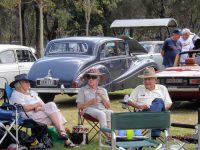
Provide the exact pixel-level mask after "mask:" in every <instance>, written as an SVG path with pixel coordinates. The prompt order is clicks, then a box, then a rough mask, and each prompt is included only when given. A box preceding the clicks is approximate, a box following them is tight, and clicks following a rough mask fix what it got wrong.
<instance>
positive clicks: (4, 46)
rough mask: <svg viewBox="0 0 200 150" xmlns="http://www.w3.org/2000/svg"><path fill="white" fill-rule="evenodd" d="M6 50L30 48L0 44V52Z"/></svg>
mask: <svg viewBox="0 0 200 150" xmlns="http://www.w3.org/2000/svg"><path fill="white" fill-rule="evenodd" d="M7 49H30V47H27V46H22V45H12V44H0V51H3V50H7ZM30 50H31V49H30Z"/></svg>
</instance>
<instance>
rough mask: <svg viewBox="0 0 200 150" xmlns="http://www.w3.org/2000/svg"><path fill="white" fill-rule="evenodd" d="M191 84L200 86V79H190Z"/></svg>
mask: <svg viewBox="0 0 200 150" xmlns="http://www.w3.org/2000/svg"><path fill="white" fill-rule="evenodd" d="M189 83H190V84H200V79H190V80H189Z"/></svg>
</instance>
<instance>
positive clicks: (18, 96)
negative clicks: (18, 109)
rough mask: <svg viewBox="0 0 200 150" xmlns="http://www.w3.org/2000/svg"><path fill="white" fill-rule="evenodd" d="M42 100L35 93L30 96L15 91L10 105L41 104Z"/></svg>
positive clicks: (31, 92) (32, 92)
mask: <svg viewBox="0 0 200 150" xmlns="http://www.w3.org/2000/svg"><path fill="white" fill-rule="evenodd" d="M41 101H42V100H41V99H40V97H39V96H38V94H37V93H36V92H34V91H30V93H29V95H25V94H23V93H20V92H18V91H16V90H14V91H13V93H12V95H11V98H10V103H11V104H15V103H16V104H21V105H25V104H34V103H37V102H41Z"/></svg>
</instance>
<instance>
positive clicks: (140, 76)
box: [138, 75, 157, 78]
mask: <svg viewBox="0 0 200 150" xmlns="http://www.w3.org/2000/svg"><path fill="white" fill-rule="evenodd" d="M138 78H157V76H156V75H152V76H144V75H139V76H138Z"/></svg>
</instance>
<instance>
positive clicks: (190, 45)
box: [179, 37, 194, 63]
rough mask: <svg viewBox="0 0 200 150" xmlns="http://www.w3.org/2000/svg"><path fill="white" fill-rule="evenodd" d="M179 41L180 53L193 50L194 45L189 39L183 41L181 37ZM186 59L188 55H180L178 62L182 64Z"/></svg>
mask: <svg viewBox="0 0 200 150" xmlns="http://www.w3.org/2000/svg"><path fill="white" fill-rule="evenodd" d="M179 41H180V42H181V45H182V49H181V52H185V51H189V50H191V49H193V48H194V44H193V41H192V39H191V38H188V39H186V40H185V39H183V37H181V38H180V39H179ZM187 57H188V54H183V55H181V58H180V62H182V63H184V62H185V59H186V58H187Z"/></svg>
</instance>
